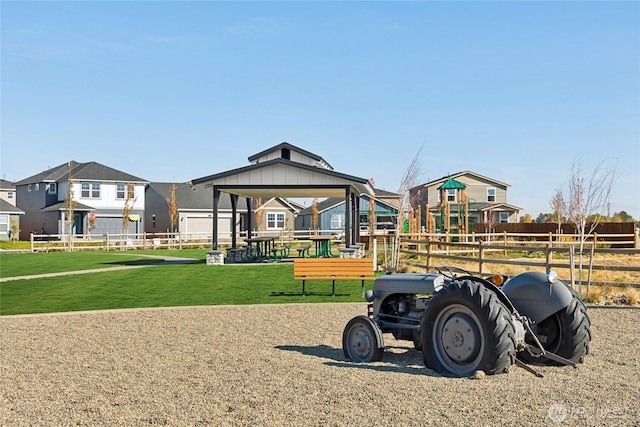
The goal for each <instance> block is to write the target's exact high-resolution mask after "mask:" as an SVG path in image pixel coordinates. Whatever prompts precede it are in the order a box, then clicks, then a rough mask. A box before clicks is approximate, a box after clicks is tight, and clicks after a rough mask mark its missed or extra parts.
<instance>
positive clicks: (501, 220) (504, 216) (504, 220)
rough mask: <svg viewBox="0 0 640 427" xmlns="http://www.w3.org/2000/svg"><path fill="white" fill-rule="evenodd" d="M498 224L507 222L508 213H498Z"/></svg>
mask: <svg viewBox="0 0 640 427" xmlns="http://www.w3.org/2000/svg"><path fill="white" fill-rule="evenodd" d="M500 222H509V212H500Z"/></svg>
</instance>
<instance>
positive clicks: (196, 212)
mask: <svg viewBox="0 0 640 427" xmlns="http://www.w3.org/2000/svg"><path fill="white" fill-rule="evenodd" d="M173 186H175V193H174V194H175V206H176V214H177V216H176V222H175V223H174V224H171V218H170V214H169V205H170V202H171V200H172V195H171V189H172V187H173ZM145 200H146V208H145V216H144V223H145V232H147V233H167V232H179V233H180V234H181V235H183V236H185V237H189V238H198V236H202V238H208V239H210V238H211V233H212V230H213V193H212V192H211V190H210V189H205V188H204V187H195V186H193V185H191V184H189V183H170V182H152V183H150V184H149V185H148V186H147V188H146V197H145ZM246 200H247V199H246V198H244V197H241V198H239V199H238V205H237V217H236V223H235V229H236V232H242V231H246V224H247V219H246V218H247V201H246ZM231 223H232V206H231V197H230V196H229V194H226V193H224V194H222V195H221V197H220V199H219V201H218V230H219V234H220V237H221V238H223V239H228V238H230V236H231V231H232V230H233V228H232V226H231Z"/></svg>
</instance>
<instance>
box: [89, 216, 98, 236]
mask: <svg viewBox="0 0 640 427" xmlns="http://www.w3.org/2000/svg"><path fill="white" fill-rule="evenodd" d="M95 228H96V214H95V213H93V212H91V213H90V214H89V216H88V217H87V234H91V232H92V231H93V230H94V229H95Z"/></svg>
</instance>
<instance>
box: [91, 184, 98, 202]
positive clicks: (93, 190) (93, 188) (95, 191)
mask: <svg viewBox="0 0 640 427" xmlns="http://www.w3.org/2000/svg"><path fill="white" fill-rule="evenodd" d="M91 198H92V199H99V198H100V183H99V182H92V183H91Z"/></svg>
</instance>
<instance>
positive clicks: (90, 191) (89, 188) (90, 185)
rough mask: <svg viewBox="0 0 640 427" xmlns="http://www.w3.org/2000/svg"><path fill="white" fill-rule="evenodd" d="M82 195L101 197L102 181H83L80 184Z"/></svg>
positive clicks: (94, 197)
mask: <svg viewBox="0 0 640 427" xmlns="http://www.w3.org/2000/svg"><path fill="white" fill-rule="evenodd" d="M80 197H83V198H85V199H88V198H92V199H99V198H100V183H99V182H83V183H81V184H80Z"/></svg>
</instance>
